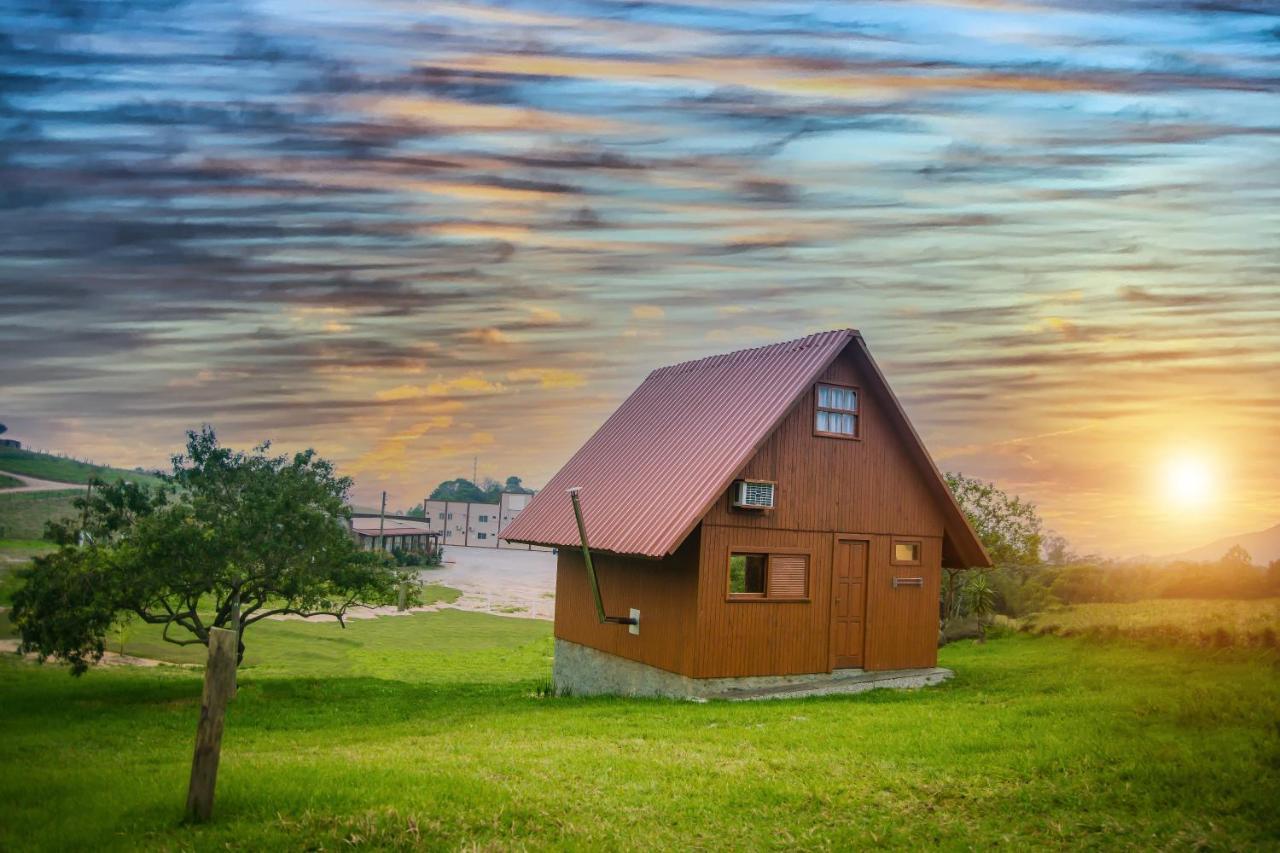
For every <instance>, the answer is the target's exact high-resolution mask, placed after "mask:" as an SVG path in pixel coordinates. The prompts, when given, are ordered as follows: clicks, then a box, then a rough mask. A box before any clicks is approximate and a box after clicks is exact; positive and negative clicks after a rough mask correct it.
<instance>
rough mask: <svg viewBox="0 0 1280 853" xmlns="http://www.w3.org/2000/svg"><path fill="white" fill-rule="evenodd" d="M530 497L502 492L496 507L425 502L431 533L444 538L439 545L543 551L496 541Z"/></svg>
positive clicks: (477, 504)
mask: <svg viewBox="0 0 1280 853" xmlns="http://www.w3.org/2000/svg"><path fill="white" fill-rule="evenodd" d="M532 497H533V495H527V494H522V493H519V492H503V493H502V494H501V495H500V496H499V498H498V503H496V504H486V503H472V502H468V501H432V500H428V501H424V502H423V507H424V509H425V510H426V517H425V518H424V519H423V520H424V521H425V522H426V524H427V526H428V527H429V528H430V529H431V530H435V531H439V532H440V533H442V534H443V539H442V540H441V544H444V545H461V546H464V547H468V548H504V549H513V550H517V551H529V550H534V551H543V550H547V549H545V548H538V547H531V546H529V545H525V544H522V543H516V542H503V541H502V540H501V539H500V538H499V537H500V536H501V534H502V531H504V530H506V529H507V525H509V524H510V523H511V522H513V521H515V520H516V518H517V517H519V515H520V513H521V512H522V511H523V510H524V508H525V506H527V505H528V503H529V499H530V498H532Z"/></svg>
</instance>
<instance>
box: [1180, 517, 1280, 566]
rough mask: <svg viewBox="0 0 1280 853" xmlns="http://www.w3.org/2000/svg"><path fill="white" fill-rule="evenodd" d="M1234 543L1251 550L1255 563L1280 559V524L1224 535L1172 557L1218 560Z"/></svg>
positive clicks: (1263, 563) (1250, 553) (1260, 563)
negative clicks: (1249, 531)
mask: <svg viewBox="0 0 1280 853" xmlns="http://www.w3.org/2000/svg"><path fill="white" fill-rule="evenodd" d="M1232 545H1239V546H1240V547H1241V548H1243V549H1245V550H1246V551H1248V552H1249V556H1250V557H1252V558H1253V562H1254V565H1257V566H1265V565H1267V564H1268V563H1270V562H1271V561H1272V560H1280V524H1276V525H1273V526H1271V527H1268V528H1267V529H1266V530H1259V531H1256V532H1254V533H1239V534H1236V535H1234V536H1224V537H1222V538H1221V539H1215V540H1214V541H1212V542H1210V543H1209V544H1208V545H1201V546H1200V547H1199V548H1192V549H1191V550H1190V551H1183V552H1182V553H1181V554H1174V555H1173V556H1172V558H1171V559H1175V560H1197V561H1200V560H1205V561H1211V560H1217V559H1219V558H1220V557H1221V556H1222V555H1223V554H1225V553H1226V552H1227V549H1228V548H1230V547H1231V546H1232Z"/></svg>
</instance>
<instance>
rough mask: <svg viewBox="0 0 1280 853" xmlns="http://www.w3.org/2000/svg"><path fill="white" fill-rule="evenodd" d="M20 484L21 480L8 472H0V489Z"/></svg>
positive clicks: (15, 486) (11, 487)
mask: <svg viewBox="0 0 1280 853" xmlns="http://www.w3.org/2000/svg"><path fill="white" fill-rule="evenodd" d="M21 485H22V481H21V480H19V479H18V478H17V477H10V476H9V475H8V474H0V489H13V488H17V487H18V486H21Z"/></svg>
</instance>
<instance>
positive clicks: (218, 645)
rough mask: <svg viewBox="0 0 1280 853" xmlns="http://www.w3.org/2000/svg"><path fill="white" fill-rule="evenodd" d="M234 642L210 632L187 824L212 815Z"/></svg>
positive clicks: (230, 689) (231, 688)
mask: <svg viewBox="0 0 1280 853" xmlns="http://www.w3.org/2000/svg"><path fill="white" fill-rule="evenodd" d="M236 639H237V637H236V634H235V632H234V631H228V630H226V629H224V628H210V629H209V662H208V663H207V664H206V665H205V669H204V694H203V696H202V697H201V699H200V723H199V725H197V726H196V751H195V755H194V756H192V759H191V781H190V784H189V785H188V786H187V820H189V821H195V822H200V821H206V820H208V819H209V818H210V817H211V816H212V815H213V792H214V787H215V785H216V783H217V780H218V759H219V757H220V756H221V752H222V723H223V717H224V715H225V714H226V710H227V702H228V701H229V700H230V699H231V697H232V695H233V694H234V691H235V677H236V651H235V648H236Z"/></svg>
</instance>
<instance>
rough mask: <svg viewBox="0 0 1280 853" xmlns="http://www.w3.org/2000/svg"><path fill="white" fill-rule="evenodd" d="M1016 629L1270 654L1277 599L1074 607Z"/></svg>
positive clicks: (1279, 609) (1279, 623)
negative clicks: (1246, 648) (1250, 648)
mask: <svg viewBox="0 0 1280 853" xmlns="http://www.w3.org/2000/svg"><path fill="white" fill-rule="evenodd" d="M1020 627H1021V628H1022V629H1023V630H1025V631H1030V632H1032V633H1037V634H1057V635H1060V636H1065V637H1071V636H1085V637H1095V638H1100V639H1110V638H1113V637H1123V638H1128V639H1134V640H1145V641H1150V642H1155V643H1161V644H1177V645H1193V646H1261V647H1266V648H1275V647H1276V645H1277V635H1280V598H1263V599H1255V600H1252V601H1214V600H1203V599H1159V600H1154V601H1136V602H1132V603H1124V604H1111V603H1107V604H1077V605H1075V606H1073V607H1067V608H1063V609H1060V610H1050V611H1047V612H1044V613H1037V614H1035V615H1033V616H1029V617H1027V618H1026V619H1024V620H1022V622H1021V625H1020Z"/></svg>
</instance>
